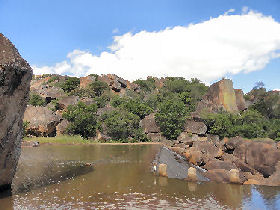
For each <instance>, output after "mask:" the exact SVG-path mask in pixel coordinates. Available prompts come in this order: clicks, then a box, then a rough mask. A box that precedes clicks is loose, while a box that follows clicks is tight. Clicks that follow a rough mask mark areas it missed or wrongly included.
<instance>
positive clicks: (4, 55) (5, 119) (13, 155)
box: [0, 33, 32, 190]
mask: <svg viewBox="0 0 280 210" xmlns="http://www.w3.org/2000/svg"><path fill="white" fill-rule="evenodd" d="M31 78H32V69H31V67H30V66H29V64H28V63H27V62H26V61H25V60H24V59H23V58H22V57H21V56H20V54H19V53H18V51H17V49H16V48H15V46H14V45H13V44H12V43H11V42H10V41H9V40H8V39H7V38H6V37H4V35H3V34H1V33H0V97H1V99H0V100H1V102H0V190H1V189H7V188H10V185H11V183H12V179H13V176H14V174H15V169H16V167H17V162H18V158H19V156H20V148H21V139H22V118H23V113H24V111H25V108H26V104H27V101H28V96H29V89H30V81H31Z"/></svg>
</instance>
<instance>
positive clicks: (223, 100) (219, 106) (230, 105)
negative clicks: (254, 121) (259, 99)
mask: <svg viewBox="0 0 280 210" xmlns="http://www.w3.org/2000/svg"><path fill="white" fill-rule="evenodd" d="M244 109H245V100H244V98H243V92H242V90H235V89H233V84H232V81H231V80H229V79H223V80H221V81H219V82H216V83H214V84H212V85H211V86H210V88H209V90H208V92H207V93H206V95H205V96H204V97H203V99H202V100H201V101H200V102H199V103H198V106H197V111H198V112H202V111H207V112H218V111H220V110H224V111H228V112H232V113H236V112H238V111H241V110H244Z"/></svg>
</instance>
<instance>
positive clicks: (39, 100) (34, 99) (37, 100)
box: [28, 93, 46, 106]
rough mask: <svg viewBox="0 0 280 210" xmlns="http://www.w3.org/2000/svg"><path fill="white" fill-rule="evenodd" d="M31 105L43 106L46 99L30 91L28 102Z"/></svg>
mask: <svg viewBox="0 0 280 210" xmlns="http://www.w3.org/2000/svg"><path fill="white" fill-rule="evenodd" d="M28 104H31V105H32V106H45V105H46V100H45V99H44V98H43V97H41V96H40V95H38V94H35V93H32V94H30V98H29V102H28Z"/></svg>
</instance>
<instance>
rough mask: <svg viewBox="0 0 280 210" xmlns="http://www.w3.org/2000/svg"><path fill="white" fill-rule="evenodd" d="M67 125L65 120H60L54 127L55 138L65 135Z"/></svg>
mask: <svg viewBox="0 0 280 210" xmlns="http://www.w3.org/2000/svg"><path fill="white" fill-rule="evenodd" d="M68 125H69V122H68V121H67V120H65V119H64V120H62V121H61V122H60V123H59V124H58V125H57V126H56V136H61V135H64V134H66V133H67V132H66V131H67V127H68Z"/></svg>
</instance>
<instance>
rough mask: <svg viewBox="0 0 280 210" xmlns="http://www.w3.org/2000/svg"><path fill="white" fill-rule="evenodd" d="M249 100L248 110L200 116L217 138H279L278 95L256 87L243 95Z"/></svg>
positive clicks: (279, 99) (279, 106) (279, 103)
mask: <svg viewBox="0 0 280 210" xmlns="http://www.w3.org/2000/svg"><path fill="white" fill-rule="evenodd" d="M245 98H246V100H247V101H248V102H251V105H250V106H249V108H248V110H245V111H243V112H242V113H238V114H230V113H226V112H221V113H218V114H206V115H204V116H203V118H204V122H205V124H206V125H207V127H208V132H209V133H211V134H217V135H219V136H220V138H223V137H234V136H241V137H244V138H250V139H251V138H267V137H268V138H271V139H274V140H278V141H279V140H280V95H279V93H278V92H274V91H266V89H265V88H264V87H263V85H261V86H260V87H259V86H256V87H255V88H253V90H252V91H250V92H249V93H247V94H246V95H245Z"/></svg>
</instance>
